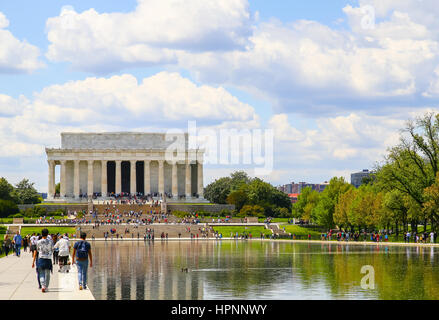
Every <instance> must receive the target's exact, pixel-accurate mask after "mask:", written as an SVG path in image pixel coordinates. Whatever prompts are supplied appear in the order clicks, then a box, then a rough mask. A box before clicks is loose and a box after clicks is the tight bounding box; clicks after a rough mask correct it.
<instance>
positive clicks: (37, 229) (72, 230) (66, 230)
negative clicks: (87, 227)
mask: <svg viewBox="0 0 439 320" xmlns="http://www.w3.org/2000/svg"><path fill="white" fill-rule="evenodd" d="M44 228H45V227H44V226H41V227H22V228H21V235H22V236H26V235H28V234H32V233H35V234H37V233H40V234H41V230H43V229H44ZM47 229H49V234H52V233H53V234H56V233H62V234H64V233H68V234H72V233H76V228H75V227H48V228H47Z"/></svg>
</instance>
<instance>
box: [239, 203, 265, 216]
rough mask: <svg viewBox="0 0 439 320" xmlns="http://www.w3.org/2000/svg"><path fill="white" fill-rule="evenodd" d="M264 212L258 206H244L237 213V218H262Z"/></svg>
mask: <svg viewBox="0 0 439 320" xmlns="http://www.w3.org/2000/svg"><path fill="white" fill-rule="evenodd" d="M264 213H265V210H264V208H263V207H261V206H258V205H254V206H252V205H245V206H243V207H242V209H241V211H239V214H238V217H241V218H245V217H264Z"/></svg>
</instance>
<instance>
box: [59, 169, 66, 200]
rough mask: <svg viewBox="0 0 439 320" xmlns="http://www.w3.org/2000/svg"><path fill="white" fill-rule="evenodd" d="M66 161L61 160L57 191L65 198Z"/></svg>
mask: <svg viewBox="0 0 439 320" xmlns="http://www.w3.org/2000/svg"><path fill="white" fill-rule="evenodd" d="M66 178H67V177H66V161H65V160H62V161H61V177H60V188H59V190H60V191H59V193H60V196H61V198H65V196H66V190H67V188H66V187H67V185H66V180H67V179H66Z"/></svg>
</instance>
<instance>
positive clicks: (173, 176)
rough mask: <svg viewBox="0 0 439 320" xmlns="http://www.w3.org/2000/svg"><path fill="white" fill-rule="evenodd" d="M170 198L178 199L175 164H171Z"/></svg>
mask: <svg viewBox="0 0 439 320" xmlns="http://www.w3.org/2000/svg"><path fill="white" fill-rule="evenodd" d="M172 197H173V198H178V174H177V162H174V163H172Z"/></svg>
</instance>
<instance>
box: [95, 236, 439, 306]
mask: <svg viewBox="0 0 439 320" xmlns="http://www.w3.org/2000/svg"><path fill="white" fill-rule="evenodd" d="M437 250H438V249H437V248H430V247H428V248H427V247H422V246H419V247H403V246H401V247H396V246H389V247H387V246H370V245H356V244H348V245H346V244H338V243H323V244H320V243H285V242H265V241H264V242H261V241H248V242H243V241H201V240H200V241H195V240H194V241H182V242H174V241H168V242H166V241H160V240H159V241H155V242H154V243H152V242H143V241H140V242H127V241H115V240H113V241H107V242H94V243H93V254H94V260H95V261H94V267H93V268H91V269H89V277H90V281H89V283H90V289H91V290H92V292H93V295H94V296H95V298H96V299H107V300H114V299H125V300H129V299H132V300H135V299H137V300H144V299H147V300H156V299H167V300H171V299H179V300H197V299H439V272H438V271H439V270H438V269H439V264H438V260H437V257H438V252H437ZM364 265H371V266H373V267H374V270H375V289H374V290H367V289H362V288H361V287H360V284H361V279H362V277H363V276H364V274H361V268H362V267H363V266H364ZM182 268H188V272H182Z"/></svg>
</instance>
